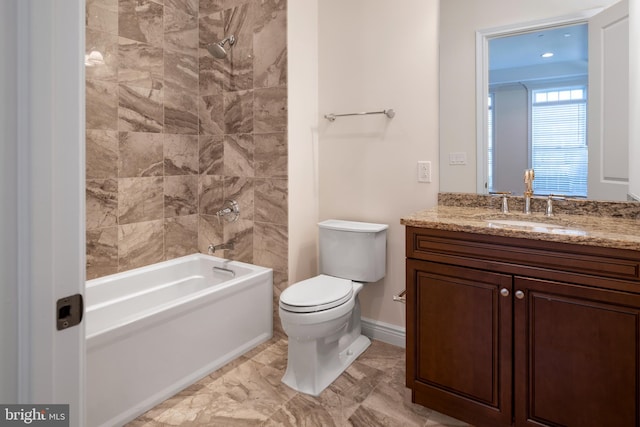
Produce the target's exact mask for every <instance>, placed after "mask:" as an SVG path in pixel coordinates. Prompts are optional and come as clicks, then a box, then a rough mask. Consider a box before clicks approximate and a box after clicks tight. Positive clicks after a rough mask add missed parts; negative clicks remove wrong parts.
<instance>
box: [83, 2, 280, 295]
mask: <svg viewBox="0 0 640 427" xmlns="http://www.w3.org/2000/svg"><path fill="white" fill-rule="evenodd" d="M231 34H234V35H235V36H236V38H237V43H236V44H235V46H233V47H232V48H230V49H229V48H228V45H226V46H225V48H227V51H228V55H227V58H225V59H214V58H213V57H212V56H211V55H210V54H209V53H208V51H207V50H206V48H205V46H206V45H207V44H209V43H213V42H217V41H219V40H222V39H223V38H225V37H227V36H229V35H231ZM86 50H87V53H90V52H92V51H96V52H100V53H101V55H102V57H103V60H104V64H96V65H93V66H87V67H86V104H87V117H86V128H87V138H86V159H87V160H86V162H87V164H86V166H87V167H86V184H87V185H86V186H87V199H86V200H87V224H86V228H87V278H88V279H91V278H95V277H101V276H105V275H108V274H112V273H116V272H119V271H125V270H129V269H132V268H135V267H140V266H144V265H149V264H153V263H156V262H159V261H162V260H166V259H171V258H175V257H179V256H182V255H187V254H190V253H194V252H198V251H199V252H205V253H206V251H207V246H208V245H209V243H214V244H220V243H223V242H229V241H232V242H233V243H234V244H235V247H234V249H232V250H226V251H225V252H224V253H223V252H219V253H217V255H220V256H224V257H225V258H231V259H234V260H240V261H245V262H249V263H253V264H258V265H262V266H266V267H271V268H273V269H274V282H275V283H276V285H278V284H284V283H286V280H287V240H288V230H287V219H288V218H287V215H288V213H287V199H288V192H287V187H288V185H287V179H288V177H287V74H286V70H287V68H286V67H287V49H286V1H285V0H245V1H238V0H200V1H198V0H155V1H151V0H87V32H86ZM91 60H94V61H96V60H98V61H99V58H98V57H97V54H93V55H91V56H90V58H89V61H91ZM226 199H235V200H237V201H238V203H239V205H240V211H241V213H240V219H239V220H238V221H237V222H234V223H226V222H225V221H224V220H222V221H221V222H219V221H218V218H217V217H216V216H215V215H214V214H215V212H216V211H217V210H219V209H220V208H222V206H223V203H224V201H225V200H226Z"/></svg>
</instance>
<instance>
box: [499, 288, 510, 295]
mask: <svg viewBox="0 0 640 427" xmlns="http://www.w3.org/2000/svg"><path fill="white" fill-rule="evenodd" d="M500 295H502V296H503V297H508V296H509V289H507V288H502V289H500Z"/></svg>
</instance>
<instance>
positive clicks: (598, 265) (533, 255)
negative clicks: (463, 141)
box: [406, 227, 640, 282]
mask: <svg viewBox="0 0 640 427" xmlns="http://www.w3.org/2000/svg"><path fill="white" fill-rule="evenodd" d="M406 249H407V257H408V258H417V259H424V260H434V261H440V262H446V258H447V257H456V258H458V259H459V258H465V259H468V260H470V261H473V260H476V261H477V262H478V263H481V264H486V263H487V262H489V263H491V262H493V263H500V264H502V268H500V269H499V271H505V272H513V273H518V272H519V271H518V270H517V269H518V268H521V267H523V266H524V267H533V268H538V269H540V268H542V269H548V270H555V271H560V272H570V273H578V274H583V275H590V276H599V277H606V278H613V279H622V280H630V281H635V282H640V259H639V258H638V254H637V253H636V252H634V251H627V250H621V249H611V248H598V247H591V246H583V245H575V244H567V243H557V242H548V241H542V240H530V239H516V238H505V237H500V236H491V235H483V234H473V233H461V232H451V231H444V230H435V229H427V228H417V227H407V248H406ZM474 266H475V267H478V265H474ZM510 266H511V268H509V267H510ZM492 267H495V266H492Z"/></svg>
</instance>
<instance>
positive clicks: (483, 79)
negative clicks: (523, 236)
mask: <svg viewBox="0 0 640 427" xmlns="http://www.w3.org/2000/svg"><path fill="white" fill-rule="evenodd" d="M604 9H605V8H595V9H588V10H585V11H581V12H578V13H575V14H570V15H564V16H559V17H556V18H550V19H543V20H537V21H530V22H524V23H519V24H512V25H505V26H501V27H494V28H488V29H483V30H476V193H477V194H488V193H489V190H488V188H486V187H485V184H486V182H487V177H488V170H487V169H488V162H487V160H488V159H487V151H488V145H489V144H488V140H489V132H488V127H487V126H486V124H487V121H488V118H489V117H488V111H487V97H488V96H489V40H490V39H492V38H496V37H505V36H509V35H515V34H522V33H528V32H532V31H539V30H544V29H549V28H554V27H563V26H567V25H575V24H583V23H587V22H588V21H589V18H591V17H592V16H594V15H596V14H598V13H600V12H601V11H603V10H604Z"/></svg>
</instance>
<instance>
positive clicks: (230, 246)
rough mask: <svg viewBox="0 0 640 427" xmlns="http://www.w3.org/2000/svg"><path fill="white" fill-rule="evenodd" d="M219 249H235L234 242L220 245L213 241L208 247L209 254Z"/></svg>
mask: <svg viewBox="0 0 640 427" xmlns="http://www.w3.org/2000/svg"><path fill="white" fill-rule="evenodd" d="M218 249H233V242H227V243H221V244H219V245H214V244H213V243H211V244H210V245H209V248H208V252H209V255H212V254H214V253H215V252H216V251H217V250H218Z"/></svg>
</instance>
